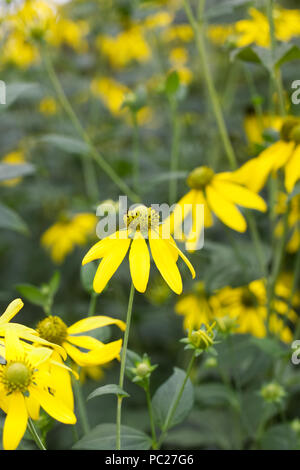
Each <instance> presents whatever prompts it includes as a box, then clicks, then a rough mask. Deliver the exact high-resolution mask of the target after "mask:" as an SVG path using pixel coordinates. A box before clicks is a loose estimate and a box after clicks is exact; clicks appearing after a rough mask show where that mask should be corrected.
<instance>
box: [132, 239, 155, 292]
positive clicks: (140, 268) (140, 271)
mask: <svg viewBox="0 0 300 470" xmlns="http://www.w3.org/2000/svg"><path fill="white" fill-rule="evenodd" d="M129 265H130V274H131V278H132V282H133V284H134V287H135V288H136V290H137V291H139V292H145V290H146V288H147V284H148V280H149V273H150V254H149V250H148V247H147V243H146V242H145V239H144V238H143V236H142V235H141V234H140V233H139V232H136V234H135V236H134V239H133V242H132V244H131V248H130V252H129Z"/></svg>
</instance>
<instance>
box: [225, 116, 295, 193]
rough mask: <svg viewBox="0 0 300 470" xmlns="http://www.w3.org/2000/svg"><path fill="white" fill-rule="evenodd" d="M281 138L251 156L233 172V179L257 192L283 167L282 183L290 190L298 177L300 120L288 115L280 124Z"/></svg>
mask: <svg viewBox="0 0 300 470" xmlns="http://www.w3.org/2000/svg"><path fill="white" fill-rule="evenodd" d="M280 133H281V139H280V140H279V141H278V142H276V143H275V144H272V145H270V147H268V148H267V149H265V150H264V151H263V152H262V153H261V154H260V155H259V156H258V157H256V158H252V159H251V160H249V161H248V162H246V163H245V164H244V165H243V166H242V167H241V168H239V169H238V170H237V171H236V172H235V173H234V179H235V180H236V181H237V182H240V183H241V184H245V185H246V186H247V187H248V188H249V189H251V190H252V191H255V192H258V191H260V190H261V189H262V188H263V186H264V185H265V183H266V181H267V179H268V176H269V175H270V173H272V172H277V171H278V170H279V169H281V168H284V173H285V179H284V184H285V188H286V190H287V192H289V193H290V192H292V191H293V189H294V186H295V184H296V182H297V181H298V179H300V165H299V161H300V145H299V143H300V120H299V119H298V118H294V117H288V118H286V119H285V120H284V122H283V124H282V126H281V131H280Z"/></svg>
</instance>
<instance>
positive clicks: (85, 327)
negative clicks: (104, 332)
mask: <svg viewBox="0 0 300 470" xmlns="http://www.w3.org/2000/svg"><path fill="white" fill-rule="evenodd" d="M108 325H117V326H118V327H119V328H120V329H121V330H122V331H124V330H125V328H126V325H125V323H124V322H123V321H122V320H118V319H117V318H112V317H106V316H104V315H95V316H93V317H88V318H83V319H82V320H79V321H78V322H76V323H74V325H71V326H69V328H68V334H69V335H75V334H77V333H84V332H85V331H90V330H95V329H96V328H102V327H103V326H108Z"/></svg>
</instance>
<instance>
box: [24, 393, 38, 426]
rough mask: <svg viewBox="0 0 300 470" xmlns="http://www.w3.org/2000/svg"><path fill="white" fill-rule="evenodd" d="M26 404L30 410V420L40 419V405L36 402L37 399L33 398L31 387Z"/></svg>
mask: <svg viewBox="0 0 300 470" xmlns="http://www.w3.org/2000/svg"><path fill="white" fill-rule="evenodd" d="M25 403H26V408H27V410H28V414H29V416H30V418H31V419H34V420H37V419H39V416H40V404H39V402H38V401H37V400H36V398H33V396H32V395H31V394H30V387H29V396H28V397H25Z"/></svg>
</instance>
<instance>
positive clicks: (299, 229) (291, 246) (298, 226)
mask: <svg viewBox="0 0 300 470" xmlns="http://www.w3.org/2000/svg"><path fill="white" fill-rule="evenodd" d="M287 199H288V198H287V195H286V194H284V193H279V195H278V201H277V205H276V212H277V214H280V215H282V214H285V213H286V211H287V210H288V209H287ZM287 223H288V228H289V241H288V243H287V246H286V250H287V252H288V253H296V252H297V251H298V250H299V248H300V195H299V194H298V195H297V196H294V197H293V198H292V199H291V201H290V212H289V214H288V221H287ZM283 233H284V222H283V220H279V222H278V223H277V225H276V228H275V235H276V237H278V238H279V237H282V236H283Z"/></svg>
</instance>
